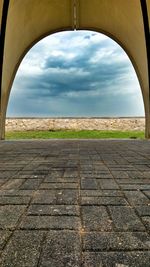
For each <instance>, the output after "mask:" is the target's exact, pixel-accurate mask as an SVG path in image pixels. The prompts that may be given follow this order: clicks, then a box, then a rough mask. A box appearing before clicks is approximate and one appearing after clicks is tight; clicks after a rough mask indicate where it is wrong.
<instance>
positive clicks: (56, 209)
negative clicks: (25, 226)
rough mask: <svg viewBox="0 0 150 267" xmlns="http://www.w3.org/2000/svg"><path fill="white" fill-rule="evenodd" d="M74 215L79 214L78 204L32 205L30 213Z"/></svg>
mask: <svg viewBox="0 0 150 267" xmlns="http://www.w3.org/2000/svg"><path fill="white" fill-rule="evenodd" d="M29 214H30V215H74V216H79V215H80V213H79V207H78V206H77V205H76V206H75V205H31V206H30V207H29V209H28V215H29Z"/></svg>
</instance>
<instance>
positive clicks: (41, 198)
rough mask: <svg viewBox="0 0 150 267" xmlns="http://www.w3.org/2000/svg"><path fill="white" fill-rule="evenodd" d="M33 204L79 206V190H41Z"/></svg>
mask: <svg viewBox="0 0 150 267" xmlns="http://www.w3.org/2000/svg"><path fill="white" fill-rule="evenodd" d="M32 203H35V204H58V205H63V204H65V205H67V204H68V205H72V204H73V205H75V204H78V191H77V190H72V189H71V190H70V189H64V190H53V191H52V190H49V191H48V190H43V191H42V190H41V192H38V193H37V194H36V195H35V197H34V199H33V201H32Z"/></svg>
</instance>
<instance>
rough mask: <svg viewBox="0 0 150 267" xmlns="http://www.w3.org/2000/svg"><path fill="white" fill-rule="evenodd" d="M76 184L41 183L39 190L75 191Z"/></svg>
mask: <svg viewBox="0 0 150 267" xmlns="http://www.w3.org/2000/svg"><path fill="white" fill-rule="evenodd" d="M78 187H79V185H78V184H77V183H71V182H70V183H61V182H60V183H42V184H41V185H40V187H39V188H40V189H77V188H78Z"/></svg>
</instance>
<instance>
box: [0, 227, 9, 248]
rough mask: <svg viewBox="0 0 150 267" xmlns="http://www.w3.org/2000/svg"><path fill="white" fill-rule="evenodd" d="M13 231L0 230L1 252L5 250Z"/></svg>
mask: <svg viewBox="0 0 150 267" xmlns="http://www.w3.org/2000/svg"><path fill="white" fill-rule="evenodd" d="M10 235H11V231H8V230H0V251H1V250H2V249H3V247H4V245H5V244H6V241H7V239H8V238H9V237H10Z"/></svg>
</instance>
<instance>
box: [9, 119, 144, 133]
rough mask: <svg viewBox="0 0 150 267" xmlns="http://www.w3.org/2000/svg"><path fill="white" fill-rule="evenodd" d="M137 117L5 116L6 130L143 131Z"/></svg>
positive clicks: (141, 123) (140, 121)
mask: <svg viewBox="0 0 150 267" xmlns="http://www.w3.org/2000/svg"><path fill="white" fill-rule="evenodd" d="M144 127H145V119H144V118H142V117H139V118H137V117H136V118H7V119H6V131H31V130H34V131H35V130H123V131H126V130H134V131H140V130H142V131H144Z"/></svg>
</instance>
